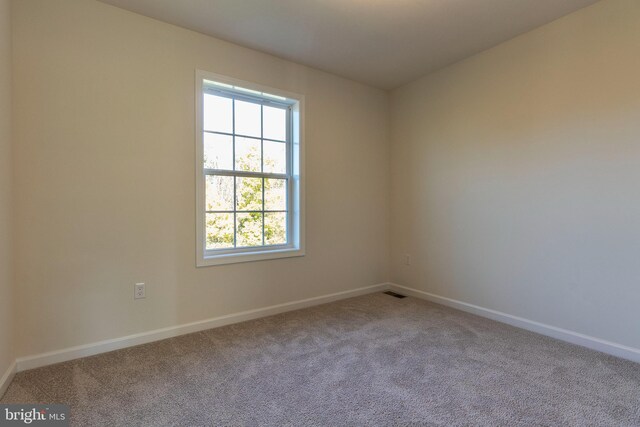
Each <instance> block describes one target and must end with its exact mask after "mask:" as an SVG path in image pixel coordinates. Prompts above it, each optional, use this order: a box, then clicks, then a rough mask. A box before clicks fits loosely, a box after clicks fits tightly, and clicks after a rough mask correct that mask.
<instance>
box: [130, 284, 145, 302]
mask: <svg viewBox="0 0 640 427" xmlns="http://www.w3.org/2000/svg"><path fill="white" fill-rule="evenodd" d="M145 297H146V295H145V289H144V283H136V284H135V286H134V287H133V299H142V298H145Z"/></svg>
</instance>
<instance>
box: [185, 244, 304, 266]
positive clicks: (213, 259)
mask: <svg viewBox="0 0 640 427" xmlns="http://www.w3.org/2000/svg"><path fill="white" fill-rule="evenodd" d="M304 255H305V252H304V249H296V248H285V249H272V250H265V251H255V252H240V253H228V254H220V255H210V256H204V257H203V258H199V259H198V262H197V263H196V267H209V266H213V265H224V264H237V263H241V262H253V261H266V260H270V259H279V258H292V257H300V256H304Z"/></svg>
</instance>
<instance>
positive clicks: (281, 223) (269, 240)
mask: <svg viewBox="0 0 640 427" xmlns="http://www.w3.org/2000/svg"><path fill="white" fill-rule="evenodd" d="M286 243H287V214H286V213H284V212H271V213H269V212H267V213H265V214H264V244H265V245H285V244H286Z"/></svg>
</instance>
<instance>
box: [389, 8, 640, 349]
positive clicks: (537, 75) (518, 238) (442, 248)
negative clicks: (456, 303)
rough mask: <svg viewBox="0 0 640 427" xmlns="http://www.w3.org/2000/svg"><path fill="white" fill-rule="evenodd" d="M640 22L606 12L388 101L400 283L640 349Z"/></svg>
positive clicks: (628, 11) (437, 76)
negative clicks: (407, 259) (406, 258)
mask: <svg viewBox="0 0 640 427" xmlns="http://www.w3.org/2000/svg"><path fill="white" fill-rule="evenodd" d="M639 23H640V2H638V1H637V0H605V1H602V2H599V3H597V4H595V5H594V6H592V7H589V8H587V9H583V10H581V11H578V12H577V13H574V14H572V15H569V16H567V17H565V18H563V19H560V20H558V21H556V22H553V23H551V24H549V25H547V26H545V27H542V28H540V29H538V30H535V31H533V32H531V33H528V34H525V35H523V36H520V37H518V38H516V39H513V40H511V41H509V42H506V43H504V44H502V45H500V46H498V47H495V48H493V49H491V50H488V51H486V52H484V53H481V54H479V55H476V56H474V57H472V58H470V59H467V60H465V61H462V62H460V63H458V64H455V65H453V66H450V67H448V68H446V69H443V70H441V71H439V72H436V73H434V74H432V75H429V76H427V77H425V78H423V79H421V80H419V81H416V82H414V83H411V84H409V85H407V86H405V87H402V88H400V89H398V90H396V91H395V92H394V93H393V96H392V112H393V113H392V144H393V145H392V147H393V148H392V188H391V194H392V196H391V205H392V233H391V235H392V236H393V237H392V255H391V266H392V267H391V268H392V279H393V280H394V281H396V282H398V283H400V284H404V285H408V286H412V287H415V288H418V289H422V290H426V291H429V292H432V293H435V294H438V295H441V296H445V297H450V298H454V299H458V300H462V301H464V302H467V303H471V304H476V305H480V306H483V307H486V308H491V309H495V310H499V311H502V312H506V313H509V314H512V315H516V316H521V317H524V318H527V319H531V320H535V321H539V322H543V323H546V324H550V325H553V326H556V327H561V328H566V329H569V330H573V331H577V332H581V333H584V334H588V335H592V336H595V337H598V338H601V339H605V340H610V341H614V342H617V343H621V344H626V345H629V346H633V347H636V348H638V347H640V332H639V330H638V325H639V324H640V310H639V309H638V307H640V25H639ZM405 253H410V254H412V255H413V264H412V265H410V266H406V265H403V254H405Z"/></svg>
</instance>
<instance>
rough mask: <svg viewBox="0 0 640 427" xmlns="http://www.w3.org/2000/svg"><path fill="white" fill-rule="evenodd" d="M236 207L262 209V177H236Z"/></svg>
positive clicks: (244, 209)
mask: <svg viewBox="0 0 640 427" xmlns="http://www.w3.org/2000/svg"><path fill="white" fill-rule="evenodd" d="M236 198H237V199H236V201H237V206H236V209H237V210H239V211H261V210H262V178H239V177H238V178H236Z"/></svg>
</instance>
